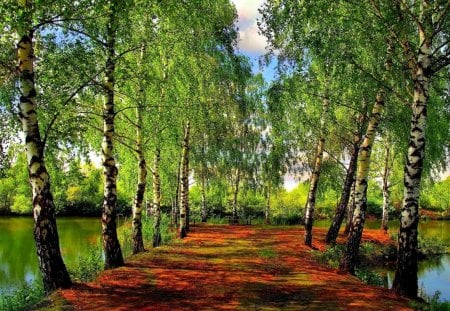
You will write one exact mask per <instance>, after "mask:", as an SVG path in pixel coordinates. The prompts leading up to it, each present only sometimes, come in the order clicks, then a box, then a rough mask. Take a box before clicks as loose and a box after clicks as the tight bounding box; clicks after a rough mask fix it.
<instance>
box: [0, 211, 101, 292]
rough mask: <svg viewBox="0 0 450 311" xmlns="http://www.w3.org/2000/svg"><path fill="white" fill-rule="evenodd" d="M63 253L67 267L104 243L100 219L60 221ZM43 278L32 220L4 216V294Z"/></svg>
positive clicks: (0, 263)
mask: <svg viewBox="0 0 450 311" xmlns="http://www.w3.org/2000/svg"><path fill="white" fill-rule="evenodd" d="M57 222H58V232H59V239H60V243H61V252H62V255H63V257H64V262H65V263H66V265H67V267H68V268H70V267H74V266H75V265H77V263H78V260H79V256H80V255H83V254H85V253H86V251H87V250H88V249H89V247H90V246H94V245H96V244H97V243H98V242H100V234H101V221H100V217H99V218H84V217H83V218H81V217H71V218H58V220H57ZM38 276H39V268H38V259H37V255H36V248H35V245H34V240H33V219H32V217H0V292H5V291H8V290H11V289H14V288H16V287H18V286H20V285H22V284H24V283H30V282H32V281H34V280H36V278H37V277H38Z"/></svg>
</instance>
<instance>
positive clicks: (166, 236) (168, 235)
mask: <svg viewBox="0 0 450 311" xmlns="http://www.w3.org/2000/svg"><path fill="white" fill-rule="evenodd" d="M160 230H161V245H167V244H170V243H172V241H174V240H175V239H176V231H175V230H173V229H172V227H171V225H170V217H169V216H168V215H166V214H164V213H163V214H161V224H160ZM118 236H119V240H120V241H121V247H122V253H123V255H124V257H127V256H129V255H131V253H132V250H133V244H132V243H133V241H132V234H131V222H130V220H129V219H125V220H124V225H123V226H121V227H120V228H119V230H118ZM142 238H143V239H144V243H146V246H147V247H149V245H151V243H152V241H153V219H152V218H151V217H143V218H142Z"/></svg>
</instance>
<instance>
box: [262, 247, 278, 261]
mask: <svg viewBox="0 0 450 311" xmlns="http://www.w3.org/2000/svg"><path fill="white" fill-rule="evenodd" d="M258 256H259V257H261V258H262V259H265V260H268V259H272V258H275V257H276V256H277V253H276V252H275V251H274V250H273V249H270V248H265V249H262V250H260V251H259V252H258Z"/></svg>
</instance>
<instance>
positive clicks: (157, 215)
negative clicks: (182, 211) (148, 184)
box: [153, 148, 161, 247]
mask: <svg viewBox="0 0 450 311" xmlns="http://www.w3.org/2000/svg"><path fill="white" fill-rule="evenodd" d="M160 163H161V150H160V149H159V148H156V150H155V162H154V165H153V247H158V246H160V245H161V178H160V174H159V171H160V169H159V168H160Z"/></svg>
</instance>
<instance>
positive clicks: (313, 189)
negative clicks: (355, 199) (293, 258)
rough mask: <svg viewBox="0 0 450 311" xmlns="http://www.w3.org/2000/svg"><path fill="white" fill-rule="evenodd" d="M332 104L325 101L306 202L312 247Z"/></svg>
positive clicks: (308, 241) (307, 238)
mask: <svg viewBox="0 0 450 311" xmlns="http://www.w3.org/2000/svg"><path fill="white" fill-rule="evenodd" d="M329 105H330V102H329V100H328V98H324V100H323V114H322V118H321V120H320V138H319V141H318V143H317V153H316V160H315V162H314V169H313V172H312V175H311V179H310V184H309V192H308V199H307V201H306V212H305V245H308V246H312V227H313V222H314V210H315V207H316V193H317V188H318V186H319V178H320V170H321V168H322V158H323V150H324V147H325V133H324V132H325V124H326V115H327V114H328V107H329Z"/></svg>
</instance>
